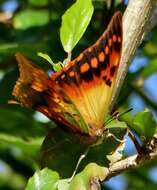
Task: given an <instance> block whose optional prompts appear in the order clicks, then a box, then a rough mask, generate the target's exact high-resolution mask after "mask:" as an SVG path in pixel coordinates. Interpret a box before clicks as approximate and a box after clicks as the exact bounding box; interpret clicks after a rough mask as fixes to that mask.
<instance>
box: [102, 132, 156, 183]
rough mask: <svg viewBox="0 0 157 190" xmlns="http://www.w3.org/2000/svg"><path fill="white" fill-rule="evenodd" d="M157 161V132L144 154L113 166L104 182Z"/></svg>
mask: <svg viewBox="0 0 157 190" xmlns="http://www.w3.org/2000/svg"><path fill="white" fill-rule="evenodd" d="M155 159H157V132H156V134H155V135H154V137H153V138H152V140H151V141H150V142H149V143H148V144H147V146H146V148H145V151H144V152H143V154H141V155H139V154H135V155H133V156H130V157H128V158H125V159H123V160H120V161H118V162H116V163H114V164H112V165H111V166H110V167H109V168H107V170H106V171H105V175H104V180H103V181H106V180H108V179H110V178H111V177H113V176H116V175H118V174H120V173H122V172H124V171H127V170H128V169H133V168H138V167H140V166H141V165H144V164H145V163H147V162H149V161H151V160H155Z"/></svg>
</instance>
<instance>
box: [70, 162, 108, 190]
mask: <svg viewBox="0 0 157 190" xmlns="http://www.w3.org/2000/svg"><path fill="white" fill-rule="evenodd" d="M107 172H108V169H107V168H105V167H101V166H99V165H97V164H95V163H90V164H88V165H87V166H86V167H85V169H84V170H83V171H82V172H80V173H79V174H77V175H76V176H75V177H74V178H73V180H72V182H71V184H70V187H69V190H78V189H80V190H87V189H97V188H96V187H95V185H97V184H96V183H95V182H98V184H99V180H100V181H102V180H104V178H105V176H106V174H107ZM95 179H96V181H95ZM92 185H93V186H92ZM94 187H95V188H94Z"/></svg>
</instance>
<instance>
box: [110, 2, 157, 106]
mask: <svg viewBox="0 0 157 190" xmlns="http://www.w3.org/2000/svg"><path fill="white" fill-rule="evenodd" d="M155 5H156V0H130V1H129V4H128V6H127V8H126V11H125V13H124V16H123V45H122V55H121V61H120V67H119V71H118V76H117V82H116V84H117V86H116V88H115V91H114V93H113V97H112V103H111V107H110V108H111V109H112V107H113V105H114V103H115V101H116V98H117V96H118V94H119V91H120V89H121V86H122V84H123V81H124V78H125V76H126V73H127V71H128V67H129V63H130V62H131V60H132V58H133V55H134V53H135V51H136V49H137V47H138V46H139V45H140V44H141V42H142V40H143V37H144V36H145V34H146V33H147V32H148V24H150V20H151V19H152V14H153V13H154V9H155Z"/></svg>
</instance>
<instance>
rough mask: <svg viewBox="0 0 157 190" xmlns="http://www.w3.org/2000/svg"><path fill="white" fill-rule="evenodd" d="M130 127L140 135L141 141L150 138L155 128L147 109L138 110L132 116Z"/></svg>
mask: <svg viewBox="0 0 157 190" xmlns="http://www.w3.org/2000/svg"><path fill="white" fill-rule="evenodd" d="M131 128H132V129H133V130H134V131H135V132H136V133H137V134H138V135H139V137H141V140H142V141H144V142H145V141H149V140H151V138H152V137H153V135H154V133H155V129H156V122H155V120H154V118H153V115H152V113H151V112H150V111H149V110H148V109H146V110H145V111H143V112H138V113H137V114H136V115H135V117H134V118H133V121H132V125H131Z"/></svg>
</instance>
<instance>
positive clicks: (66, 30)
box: [60, 0, 94, 52]
mask: <svg viewBox="0 0 157 190" xmlns="http://www.w3.org/2000/svg"><path fill="white" fill-rule="evenodd" d="M93 10H94V8H93V5H92V0H77V1H76V3H74V4H73V5H72V6H71V7H70V8H69V9H68V10H67V11H66V12H65V13H64V15H63V16H62V25H61V29H60V38H61V42H62V45H63V48H64V50H65V51H66V52H71V51H72V49H73V48H74V47H75V45H76V44H77V42H78V41H79V40H80V38H81V37H82V35H83V34H84V32H85V30H86V28H87V26H88V24H89V22H90V20H91V17H92V14H93Z"/></svg>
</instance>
